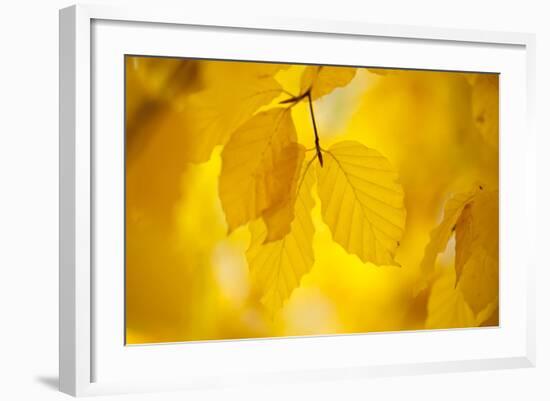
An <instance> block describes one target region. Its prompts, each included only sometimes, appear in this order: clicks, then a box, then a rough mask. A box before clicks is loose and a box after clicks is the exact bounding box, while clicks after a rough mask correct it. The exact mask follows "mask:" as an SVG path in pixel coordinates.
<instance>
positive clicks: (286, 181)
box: [219, 107, 303, 232]
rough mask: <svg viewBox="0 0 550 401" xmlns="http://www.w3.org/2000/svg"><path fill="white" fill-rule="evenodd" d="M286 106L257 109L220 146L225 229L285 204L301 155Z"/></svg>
mask: <svg viewBox="0 0 550 401" xmlns="http://www.w3.org/2000/svg"><path fill="white" fill-rule="evenodd" d="M295 142H296V130H295V128H294V123H293V121H292V118H291V115H290V110H289V109H287V108H282V107H281V108H275V109H271V110H268V111H265V112H261V113H258V114H256V115H255V116H254V117H252V118H251V119H250V120H248V121H247V122H246V123H244V124H243V125H242V126H240V127H239V128H238V129H237V130H236V131H235V132H234V133H233V135H232V136H231V139H230V140H229V142H228V143H227V145H226V146H225V147H224V149H223V152H222V170H221V173H220V180H219V182H220V185H219V193H220V199H221V203H222V207H223V209H224V211H225V216H226V220H227V224H228V227H229V232H231V231H233V230H234V229H236V228H237V227H239V226H241V225H242V224H245V223H248V222H249V221H252V220H254V219H256V218H258V217H260V216H261V215H262V213H263V212H264V211H266V210H272V209H273V208H275V207H277V206H279V205H282V204H284V203H285V202H286V201H287V200H288V195H289V188H291V187H292V186H293V185H294V184H293V182H294V181H295V180H296V178H297V170H299V168H300V166H299V162H300V161H301V160H302V158H303V148H302V147H298V146H296V144H295Z"/></svg>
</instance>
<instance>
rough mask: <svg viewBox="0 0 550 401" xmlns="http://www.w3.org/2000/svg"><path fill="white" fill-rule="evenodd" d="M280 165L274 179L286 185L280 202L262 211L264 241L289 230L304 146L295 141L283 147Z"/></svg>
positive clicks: (284, 233)
mask: <svg viewBox="0 0 550 401" xmlns="http://www.w3.org/2000/svg"><path fill="white" fill-rule="evenodd" d="M282 153H283V160H281V163H280V164H281V165H282V166H281V167H280V169H279V170H278V171H277V172H276V173H275V177H274V179H275V180H276V181H277V182H279V183H281V186H286V189H285V191H284V192H283V194H282V195H283V197H282V199H281V201H280V202H278V203H277V204H275V205H273V206H271V207H269V208H268V209H266V210H264V211H263V212H262V217H263V220H264V222H265V225H266V229H267V235H266V237H265V242H271V241H276V240H279V239H281V238H283V237H284V236H285V235H287V234H288V233H289V232H290V224H291V223H292V220H294V204H295V202H296V188H297V187H298V185H300V181H301V179H300V166H301V165H302V162H303V160H304V156H305V148H304V147H303V146H302V145H299V144H297V143H291V144H290V145H289V146H287V147H286V148H285V149H283V152H282Z"/></svg>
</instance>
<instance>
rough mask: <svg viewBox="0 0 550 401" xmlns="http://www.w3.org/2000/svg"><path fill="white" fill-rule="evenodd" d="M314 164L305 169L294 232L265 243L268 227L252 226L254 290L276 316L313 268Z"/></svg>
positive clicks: (250, 257) (250, 251) (250, 256)
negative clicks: (312, 210)
mask: <svg viewBox="0 0 550 401" xmlns="http://www.w3.org/2000/svg"><path fill="white" fill-rule="evenodd" d="M310 165H311V163H307V164H306V165H305V166H304V167H303V168H302V175H301V176H302V177H303V179H301V180H300V184H299V185H298V188H297V194H296V202H295V204H294V215H295V218H294V220H293V221H292V224H291V229H290V232H289V233H288V234H287V235H285V236H284V237H283V238H282V239H280V240H277V241H273V242H268V243H265V237H266V235H267V230H266V226H265V224H264V222H263V220H262V219H259V220H256V221H254V222H252V223H250V225H249V227H250V233H251V240H250V247H249V248H248V250H247V252H246V257H247V259H248V265H249V268H250V273H251V279H252V283H253V286H254V288H255V289H256V291H258V292H259V293H260V297H261V302H262V303H263V304H264V305H265V306H266V308H267V309H268V310H269V311H270V313H271V314H272V315H273V314H274V313H275V312H276V311H277V310H278V309H279V308H281V307H282V305H283V303H284V301H285V300H286V299H287V298H288V297H289V296H290V294H291V293H292V291H293V290H294V289H295V288H296V287H298V286H299V285H300V280H301V278H302V277H303V276H304V275H305V274H306V273H307V272H309V270H310V269H311V267H312V266H313V261H314V257H313V233H314V226H313V222H312V220H311V209H312V208H313V198H312V196H311V188H312V186H313V182H314V174H313V169H309V166H310Z"/></svg>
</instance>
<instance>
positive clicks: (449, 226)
mask: <svg viewBox="0 0 550 401" xmlns="http://www.w3.org/2000/svg"><path fill="white" fill-rule="evenodd" d="M479 191H480V189H479V188H476V189H474V190H473V191H471V192H466V193H460V194H457V195H455V196H453V197H452V198H450V199H449V200H448V201H447V203H446V204H445V210H444V212H443V221H441V223H440V224H439V226H438V227H437V228H436V229H434V230H433V231H432V233H431V235H430V242H429V243H428V245H426V249H425V251H424V258H423V259H422V262H421V264H420V266H421V269H422V271H423V273H424V274H425V275H431V274H432V273H433V269H434V266H435V261H436V259H437V255H438V254H439V253H441V252H443V251H444V250H445V248H447V243H448V242H449V240H450V239H451V236H452V235H453V234H454V232H455V230H456V223H457V221H458V220H459V218H460V216H461V215H462V211H463V210H464V208H465V207H466V205H468V203H469V202H471V200H472V199H473V198H474V197H475V195H476V194H477V193H478V192H479ZM464 220H465V221H467V219H464ZM460 230H462V229H460ZM461 257H463V255H460V256H459V258H461Z"/></svg>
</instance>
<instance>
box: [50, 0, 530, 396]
mask: <svg viewBox="0 0 550 401" xmlns="http://www.w3.org/2000/svg"><path fill="white" fill-rule="evenodd" d="M533 60H534V37H533V36H532V35H529V34H519V33H502V32H478V31H467V30H449V29H435V28H422V27H409V26H381V25H372V24H368V23H367V22H364V23H358V22H355V23H351V22H329V21H302V20H292V19H290V18H289V19H272V18H255V19H253V20H243V19H239V18H235V17H229V16H226V17H224V18H223V19H215V18H211V17H207V16H193V15H186V14H185V13H178V12H173V13H165V12H160V11H158V10H154V9H145V10H144V9H112V8H108V7H104V6H73V7H70V8H67V9H63V10H61V12H60V211H61V213H60V214H61V221H60V389H61V391H63V392H66V393H69V394H72V395H75V396H77V395H93V394H106V393H126V392H142V391H162V390H178V389H196V388H212V387H219V386H233V385H241V384H250V383H256V384H257V383H266V382H275V383H276V382H289V381H296V380H330V379H337V378H360V377H369V376H385V375H405V374H419V373H435V372H441V371H465V370H482V369H501V368H512V367H529V366H534V363H535V339H534V283H533V281H534V278H533V270H534V263H535V260H534V257H533V256H530V255H534V252H532V251H531V247H532V246H533V245H532V244H533V242H534V241H533V238H531V237H532V236H533V235H534V234H533V233H534V232H535V230H534V229H533V227H534V216H535V214H534V203H535V180H534V177H535V174H534V170H535V162H534V143H535V140H534V133H533V131H532V129H531V121H532V115H531V113H532V112H533V109H534V108H533V86H534V62H533Z"/></svg>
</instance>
